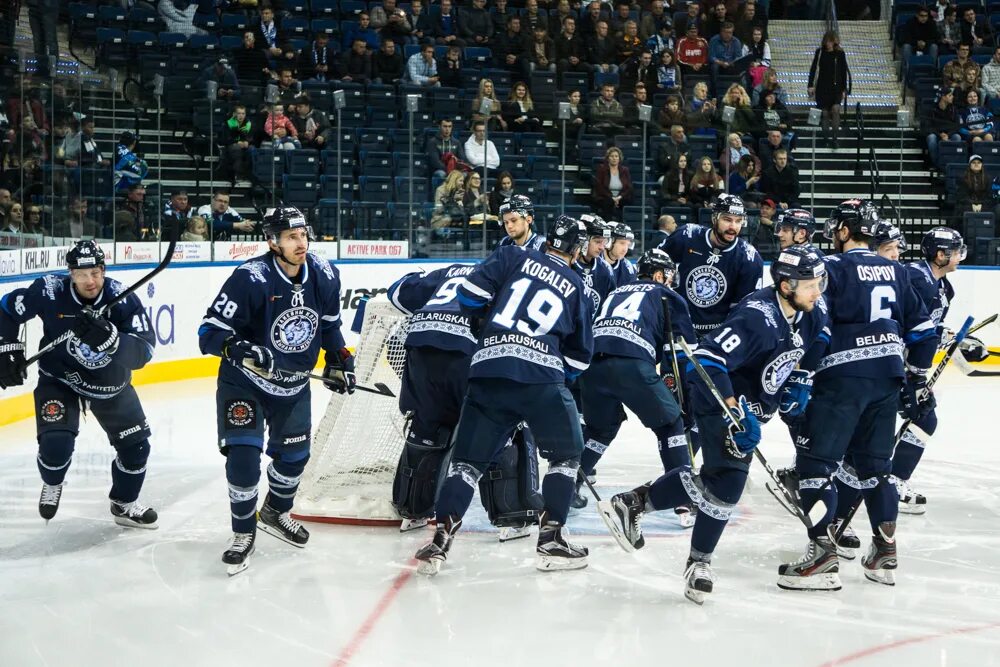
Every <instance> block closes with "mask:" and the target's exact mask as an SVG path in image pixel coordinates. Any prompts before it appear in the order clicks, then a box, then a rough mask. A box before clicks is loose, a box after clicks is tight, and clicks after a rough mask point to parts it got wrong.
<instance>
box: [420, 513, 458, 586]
mask: <svg viewBox="0 0 1000 667" xmlns="http://www.w3.org/2000/svg"><path fill="white" fill-rule="evenodd" d="M461 527H462V522H461V520H459V521H455V520H454V519H453V518H452V517H448V518H446V519H445V520H444V521H438V522H437V526H436V527H435V529H434V539H432V540H431V541H430V542H428V543H427V544H425V545H424V546H422V547H420V549H419V550H418V551H417V553H416V554H414V556H413V557H414V558H416V559H417V572H419V573H420V574H424V575H427V576H429V577H433V576H434V575H435V574H437V573H438V572H440V571H441V566H442V565H444V562H445V561H446V560H448V551H449V550H450V549H451V543H452V541H454V539H455V533H457V532H458V529H459V528H461Z"/></svg>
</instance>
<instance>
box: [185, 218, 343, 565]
mask: <svg viewBox="0 0 1000 667" xmlns="http://www.w3.org/2000/svg"><path fill="white" fill-rule="evenodd" d="M263 230H264V234H265V236H266V238H267V244H268V252H267V253H266V254H264V255H260V256H258V257H254V258H252V259H249V260H247V261H246V262H244V263H243V264H240V266H238V267H237V268H236V270H235V271H233V274H232V275H231V276H230V277H229V279H228V280H226V282H225V284H224V285H223V286H222V289H221V290H220V291H219V294H218V296H217V297H216V298H215V299H214V300H213V301H212V304H211V305H210V306H209V307H208V310H207V312H206V313H205V318H204V319H203V320H202V322H201V327H200V328H199V329H198V337H199V343H200V346H201V351H202V352H203V353H204V354H214V355H216V356H219V357H222V359H223V363H222V365H221V366H220V367H219V378H218V389H217V391H216V410H217V412H218V429H219V451H220V452H221V453H222V454H223V456H225V457H226V481H227V482H228V483H229V504H230V510H231V513H232V528H233V538H232V542H231V543H230V545H229V548H228V549H226V551H225V553H223V555H222V562H223V563H226V565H227V566H228V569H229V573H230V574H231V575H232V574H238V573H239V572H242V571H243V570H245V569H246V568H247V566H248V565H249V559H250V556H251V554H253V552H254V544H255V540H256V534H257V527H258V526H259V527H260V528H261V530H263V531H264V532H266V533H269V534H271V535H273V536H274V537H277V538H279V539H281V540H284V541H286V542H288V543H289V544H291V545H293V546H296V547H304V546H305V545H306V542H308V540H309V532H308V531H307V530H306V529H305V528H304V527H302V525H301V524H300V523H299V522H297V521H295V520H294V519H292V518H291V515H290V512H291V509H292V504H293V501H294V499H295V492H296V490H297V489H298V485H299V478H300V477H301V475H302V471H303V470H304V469H305V466H306V462H307V461H308V460H309V444H310V438H309V435H310V429H311V426H312V415H311V406H310V391H309V379H308V377H306V376H305V375H300V373H305V372H308V371H311V370H312V369H313V367H314V366H315V365H316V360H317V358H318V357H319V350H320V347H322V348H323V350H325V352H326V368H325V370H324V371H323V376H324V377H325V378H326V380H325V383H326V384H327V386H328V387H329V388H330V389H331V390H333V391H337V392H340V393H343V392H348V393H350V392H353V391H354V386H355V377H354V358H353V357H352V356H351V353H350V351H348V349H347V348H346V346H345V344H344V337H343V335H342V334H341V332H340V273H339V272H338V271H337V269H336V268H334V267H333V266H331V265H330V263H329V262H327V261H324V260H322V259H320V258H319V257H317V256H316V255H313V254H311V253H309V252H308V250H309V239H310V236H311V234H312V232H311V229H310V227H309V226H308V223H307V222H306V219H305V217H304V216H303V215H302V213H301V212H300V211H299V210H298V209H296V208H294V207H290V206H282V207H279V208H276V209H270V210H268V211H267V213H265V215H264V220H263ZM265 422H267V425H268V439H267V450H266V452H267V455H268V456H269V457H271V459H272V460H271V463H270V465H268V467H267V481H268V486H269V493H268V494H267V497H266V498H265V499H264V505H263V507H262V508H261V510H260V512H257V484H258V481H259V480H260V456H261V450H263V449H264V444H265V443H264V423H265Z"/></svg>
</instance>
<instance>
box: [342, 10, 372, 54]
mask: <svg viewBox="0 0 1000 667" xmlns="http://www.w3.org/2000/svg"><path fill="white" fill-rule="evenodd" d="M359 39H360V40H361V41H362V42H364V43H365V49H366V50H367V51H374V50H375V49H377V48H378V44H379V41H378V40H379V37H378V31H377V30H375V28H373V27H372V21H371V16H370V15H369V14H368V12H361V13H360V14H358V24H357V25H355V26H351V27H350V28H349V29H348V30H347V32H346V34H345V35H344V44H351V45H353V44H354V42H355V41H356V40H359ZM352 48H353V46H352Z"/></svg>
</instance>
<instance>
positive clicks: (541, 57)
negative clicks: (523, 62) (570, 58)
mask: <svg viewBox="0 0 1000 667" xmlns="http://www.w3.org/2000/svg"><path fill="white" fill-rule="evenodd" d="M527 63H528V73H529V74H530V73H531V72H534V71H535V70H536V69H537V70H545V71H549V72H555V71H556V46H555V43H554V42H553V41H552V40H551V39H549V36H548V33H546V32H545V27H544V26H543V25H537V26H535V28H534V30H533V32H532V35H531V41H530V42H529V43H528V53H527Z"/></svg>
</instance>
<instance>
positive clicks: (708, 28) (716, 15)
mask: <svg viewBox="0 0 1000 667" xmlns="http://www.w3.org/2000/svg"><path fill="white" fill-rule="evenodd" d="M727 13H728V10H727V9H726V3H725V2H722V0H719V2H716V3H715V6H714V7H713V8H712V13H711V14H709V16H708V19H706V20H705V23H704V26H703V27H704V30H703V31H702V33H701V34H702V36H703V37H704V38H705V39H712V38H713V37H715V36H716V35H718V34H719V33H721V32H722V27H723V26H724V25H725V24H727V23H731V21H730V20H729V19H728V18H727Z"/></svg>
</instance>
